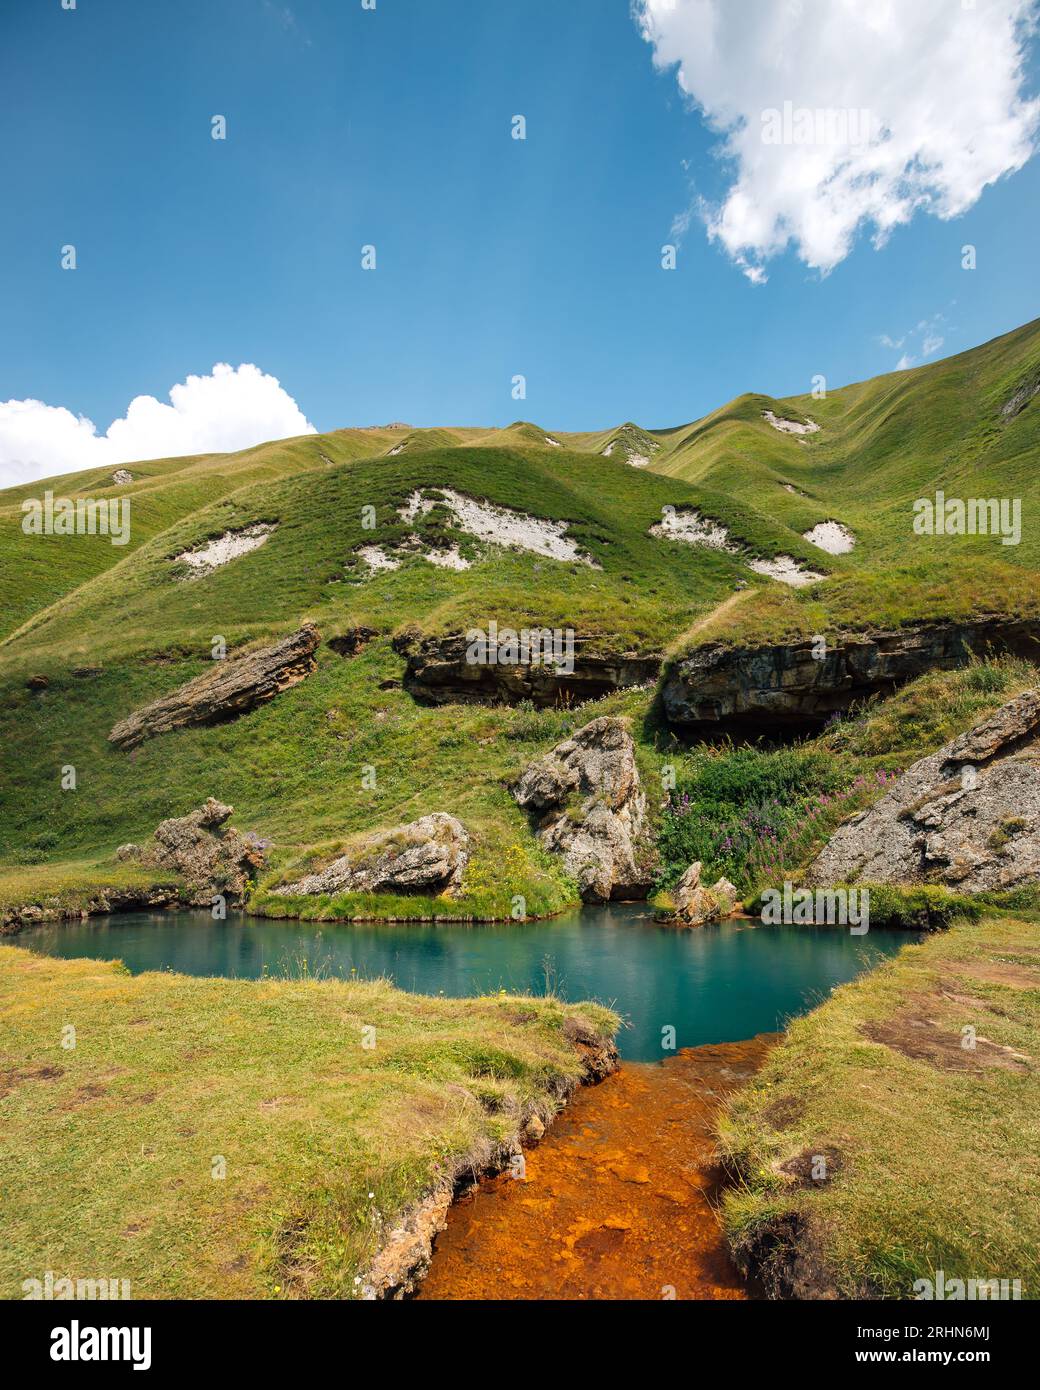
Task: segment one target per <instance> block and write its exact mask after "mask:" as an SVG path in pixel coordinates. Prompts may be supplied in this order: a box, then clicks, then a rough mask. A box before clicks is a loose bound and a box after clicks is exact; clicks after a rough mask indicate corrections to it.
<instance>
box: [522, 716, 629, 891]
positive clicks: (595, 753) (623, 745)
mask: <svg viewBox="0 0 1040 1390" xmlns="http://www.w3.org/2000/svg"><path fill="white" fill-rule="evenodd" d="M513 795H514V797H515V798H516V801H517V803H518V804H519V805H520V806H521V807H522V808H523V809H524V810H525V811H527V812H528V813H529V814H530V815H531V817H532V819H533V820H534V822H535V825H536V830H537V835H538V839H539V841H540V842H541V843H542V845H544V847H545V848H546V849H548V850H551V851H553V852H555V853H557V854H562V855H563V861H564V866H565V867H566V869H567V872H568V873H569V874H570V875H571V877H572V878H574V879H575V881H576V882H577V884H578V888H579V890H580V892H581V896H582V897H583V898H584V899H585V901H586V902H607V901H608V900H609V899H611V898H629V899H631V898H641V897H645V895H646V892H647V889H648V887H649V874H648V872H647V870H646V868H645V866H644V865H643V864H641V862H640V861H641V858H642V853H641V850H642V847H641V843H640V842H641V838H642V835H643V829H644V822H645V818H646V796H645V794H644V792H643V788H642V785H641V783H640V780H639V769H638V768H637V767H636V759H635V747H634V745H633V743H632V735H631V734H630V733H629V731H628V726H627V722H626V721H625V720H624V719H618V718H616V717H611V716H604V717H603V718H601V719H593V720H592V722H591V723H590V724H586V725H585V727H584V728H583V729H579V730H578V732H577V733H576V734H575V735H574V736H573V738H569V739H567V740H566V741H565V742H563V743H558V744H557V745H556V747H555V748H554V749H553V750H552V752H551V753H548V754H546V756H545V757H544V758H539V760H538V761H537V762H535V763H532V764H531V765H530V767H528V768H527V770H526V771H525V772H524V774H523V776H522V777H521V778H520V780H519V781H518V782H517V783H516V785H515V786H514V788H513Z"/></svg>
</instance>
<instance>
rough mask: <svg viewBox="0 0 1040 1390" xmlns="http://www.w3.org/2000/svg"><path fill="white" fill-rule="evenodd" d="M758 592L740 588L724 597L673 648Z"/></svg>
mask: <svg viewBox="0 0 1040 1390" xmlns="http://www.w3.org/2000/svg"><path fill="white" fill-rule="evenodd" d="M756 593H758V590H757V589H753V588H748V589H739V590H738V591H737V592H736V593H735V594H730V596H729V598H724V599H723V600H722V602H721V603H720V604H719V605H718V607H716V608H713V609H712V610H711V612H710V613H705V615H704V617H703V618H698V619H697V621H696V622H695V623H694V625H693V626H692V627H688V628H687V629H686V631H685V632H683V633H682V634H681V635H680V637H679V638H678V640H677V641H676V642H673V643H672V647H671V650H673V651H675V650H678V649H679V648H680V647H681V646H684V645H685V644H686V643H687V642H688V641H689V640H690V638H691V637H696V636H697V634H698V633H701V632H703V631H704V629H705V628H706V627H709V626H710V625H711V624H712V623H713V622H715V620H716V619H717V618H721V617H723V616H724V615H725V614H726V613H728V612H729V611H730V609H731V608H736V606H737V604H738V603H743V602H744V600H745V599H747V598H748V597H749V596H750V595H751V594H756Z"/></svg>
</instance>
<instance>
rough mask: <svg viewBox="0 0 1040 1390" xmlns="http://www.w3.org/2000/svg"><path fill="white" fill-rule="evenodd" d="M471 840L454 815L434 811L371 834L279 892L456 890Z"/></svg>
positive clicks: (466, 862) (283, 886) (464, 867)
mask: <svg viewBox="0 0 1040 1390" xmlns="http://www.w3.org/2000/svg"><path fill="white" fill-rule="evenodd" d="M469 856H470V839H469V835H468V834H467V832H466V828H465V826H463V824H462V823H461V821H458V820H456V819H455V817H454V816H449V815H446V814H445V812H443V811H434V812H433V814H432V815H429V816H423V817H422V818H421V819H419V820H416V821H412V822H411V823H410V824H409V825H399V826H397V827H396V828H395V829H393V830H382V831H379V832H377V833H376V834H374V835H370V836H369V837H368V838H367V839H366V840H365V841H364V842H363V843H361V844H360V845H358V847H357V848H356V849H353V850H351V851H350V853H349V854H344V855H342V856H341V857H340V858H339V859H336V860H334V861H333V862H332V863H331V864H329V865H328V866H327V867H326V868H324V869H322V870H321V871H320V872H318V873H314V874H307V875H306V876H305V877H303V878H301V879H298V880H297V881H296V882H295V883H287V884H282V885H280V886H279V887H278V888H277V889H276V890H275V891H277V892H278V893H279V894H284V895H285V896H286V897H294V896H297V895H301V896H310V895H318V894H322V893H454V892H456V891H457V890H458V888H459V886H460V885H461V883H462V876H463V874H464V872H465V870H466V865H467V864H468V863H469Z"/></svg>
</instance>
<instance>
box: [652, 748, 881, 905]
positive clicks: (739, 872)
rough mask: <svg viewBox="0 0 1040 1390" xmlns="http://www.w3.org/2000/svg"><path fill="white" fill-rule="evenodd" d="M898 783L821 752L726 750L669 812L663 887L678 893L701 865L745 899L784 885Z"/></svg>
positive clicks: (664, 822) (674, 799)
mask: <svg viewBox="0 0 1040 1390" xmlns="http://www.w3.org/2000/svg"><path fill="white" fill-rule="evenodd" d="M898 775H899V772H898V769H894V770H889V769H884V768H878V769H873V770H871V771H862V772H859V773H855V772H850V771H849V770H848V768H847V766H846V767H843V766H842V765H841V764H840V763H839V761H838V760H837V759H835V758H833V757H831V756H829V755H828V754H827V753H825V752H823V751H821V750H819V749H811V750H810V749H804V748H798V747H792V748H783V749H776V750H774V751H770V752H762V751H761V750H759V749H753V748H737V749H723V750H722V751H721V752H720V753H717V754H715V755H712V756H709V757H708V758H707V759H706V760H705V761H704V762H703V763H701V765H700V766H699V767H697V768H696V770H695V771H694V773H693V775H692V776H691V777H689V779H688V780H685V781H684V782H682V784H681V785H679V786H677V788H676V789H675V791H673V792H670V793H669V794H668V795H667V796H666V798H665V800H664V802H663V804H662V807H661V821H660V830H659V838H658V848H659V851H660V862H661V870H660V874H659V886H660V887H661V888H669V887H671V885H672V884H673V883H675V881H676V880H677V879H678V878H679V876H680V875H681V874H682V873H683V872H684V870H685V869H686V868H687V867H688V866H689V865H690V864H691V863H693V861H694V860H697V859H699V860H701V862H702V863H703V864H704V873H705V876H706V877H707V878H709V879H713V878H715V877H717V876H719V875H720V874H721V875H725V877H726V878H728V879H731V880H732V882H733V883H734V884H735V885H736V886H737V887H738V888H739V889H740V890H741V891H742V892H744V893H745V894H750V893H753V892H755V891H757V890H759V889H760V888H762V887H765V886H768V885H770V884H773V883H779V882H783V881H784V880H785V879H788V878H790V877H791V876H792V874H793V873H794V872H795V871H796V870H797V869H799V868H800V867H802V866H803V865H804V863H805V862H806V860H807V859H808V858H809V856H810V855H811V854H812V852H813V850H814V849H815V848H816V846H817V845H818V844H819V843H822V841H823V840H824V839H825V838H826V837H827V836H828V835H829V834H830V832H831V831H832V830H833V829H834V827H835V826H837V825H838V824H840V823H841V821H843V820H845V819H846V818H847V817H848V816H850V815H852V814H853V813H854V812H856V811H858V810H860V809H862V808H863V807H865V806H868V805H870V803H871V802H872V801H874V800H876V798H877V797H878V796H879V795H881V794H882V793H883V792H884V791H885V790H887V788H888V787H889V786H891V784H892V783H893V782H894V781H895V779H896V777H897V776H898Z"/></svg>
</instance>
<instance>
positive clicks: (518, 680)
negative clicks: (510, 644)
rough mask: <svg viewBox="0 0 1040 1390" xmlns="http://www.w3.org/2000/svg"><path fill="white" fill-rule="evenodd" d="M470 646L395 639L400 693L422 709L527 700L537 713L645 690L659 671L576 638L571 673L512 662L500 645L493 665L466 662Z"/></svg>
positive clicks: (451, 640) (448, 640) (639, 658)
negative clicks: (401, 661)
mask: <svg viewBox="0 0 1040 1390" xmlns="http://www.w3.org/2000/svg"><path fill="white" fill-rule="evenodd" d="M471 645H472V644H471V643H470V642H469V641H467V638H466V634H465V633H453V634H450V635H448V636H446V637H423V636H421V635H420V634H417V633H407V634H404V635H402V636H400V637H398V638H395V640H394V650H395V651H397V652H398V653H399V654H400V655H402V656H404V657H405V658H406V660H407V663H408V664H407V667H406V669H405V675H404V688H405V689H406V690H407V691H408V692H409V694H410V695H412V696H413V697H414V698H415V699H416V700H419V701H420V702H422V703H423V704H433V705H449V704H465V705H516V704H519V703H520V701H521V700H530V701H531V702H532V703H533V704H534V705H536V706H537V707H538V708H540V709H541V708H545V707H548V706H553V705H559V704H581V703H583V702H584V701H586V700H598V699H600V698H601V697H602V696H604V695H609V694H610V693H611V692H612V691H614V690H623V689H627V688H629V687H631V686H637V685H648V684H650V683H652V682H653V681H655V680H656V679H657V675H658V672H659V671H660V669H661V658H660V656H656V655H650V656H643V655H639V654H638V653H636V652H622V653H609V652H608V653H606V654H603V653H596V652H593V651H590V650H589V638H587V637H575V638H574V669H573V671H570V672H568V671H564V670H560V669H558V667H557V666H556V665H554V664H552V663H551V662H549V663H542V664H534V663H532V662H531V661H530V660H527V661H524V660H521V661H517V662H516V663H510V661H509V651H508V648H507V647H506V646H505V645H504V644H503V645H502V646H500V647H499V648H498V650H497V659H495V660H492V661H484V662H479V661H471V660H467V653H468V652H469V651H470V650H471ZM503 658H504V660H503Z"/></svg>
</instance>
